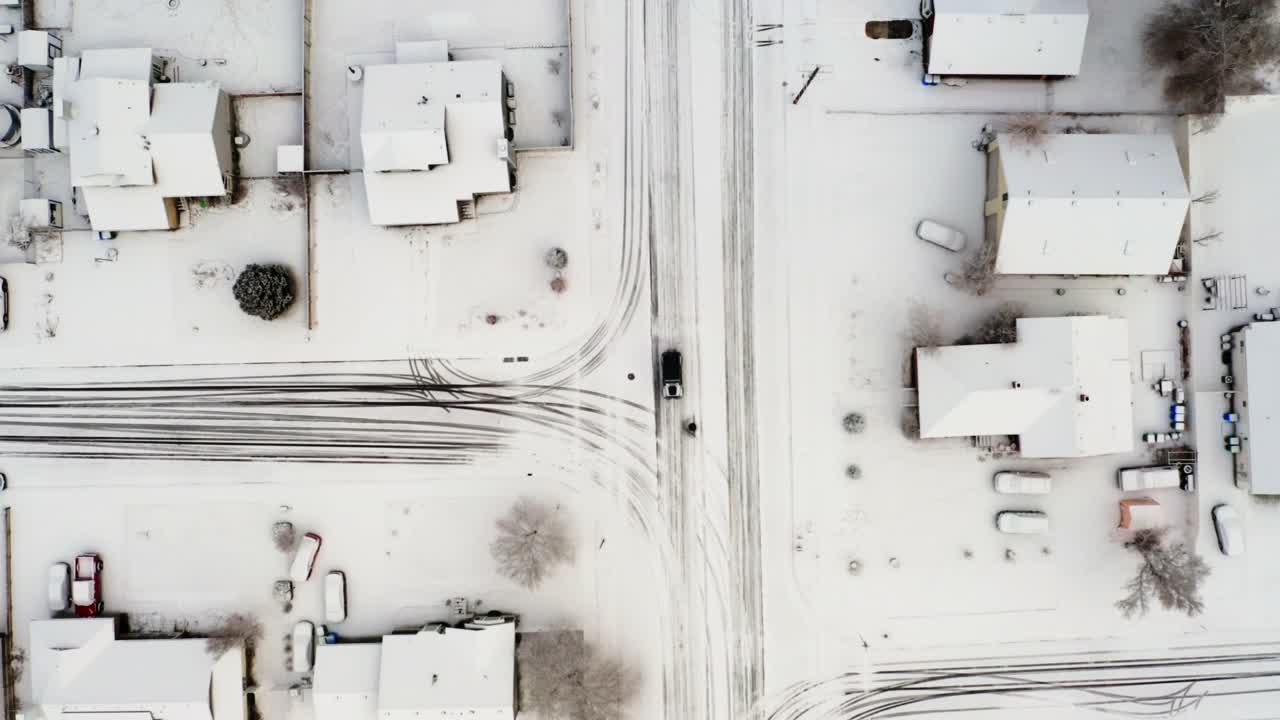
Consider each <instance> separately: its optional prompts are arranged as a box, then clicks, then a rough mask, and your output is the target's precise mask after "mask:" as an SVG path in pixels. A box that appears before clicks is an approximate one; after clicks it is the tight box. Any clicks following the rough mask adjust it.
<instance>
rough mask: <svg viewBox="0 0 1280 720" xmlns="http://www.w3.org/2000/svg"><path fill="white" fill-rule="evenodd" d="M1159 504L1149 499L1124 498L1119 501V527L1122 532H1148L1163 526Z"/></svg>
mask: <svg viewBox="0 0 1280 720" xmlns="http://www.w3.org/2000/svg"><path fill="white" fill-rule="evenodd" d="M1163 524H1164V523H1163V517H1162V515H1161V512H1160V503H1158V502H1156V501H1155V500H1154V499H1152V498H1149V497H1140V498H1125V499H1124V500H1121V501H1120V527H1121V529H1124V530H1149V529H1151V528H1157V527H1160V526H1161V525H1163Z"/></svg>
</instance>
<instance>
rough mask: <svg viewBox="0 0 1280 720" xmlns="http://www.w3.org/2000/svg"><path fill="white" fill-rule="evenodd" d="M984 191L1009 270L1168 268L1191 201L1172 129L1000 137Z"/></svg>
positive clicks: (991, 235)
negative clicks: (1167, 131)
mask: <svg viewBox="0 0 1280 720" xmlns="http://www.w3.org/2000/svg"><path fill="white" fill-rule="evenodd" d="M986 197H987V200H986V203H985V206H984V208H983V212H984V215H985V217H986V233H985V234H986V242H987V243H988V244H994V246H995V252H996V261H995V272H997V273H1002V274H1011V275H1163V274H1166V273H1168V272H1169V271H1170V267H1171V266H1172V264H1173V259H1174V251H1175V249H1176V248H1177V245H1178V240H1179V238H1180V237H1181V235H1182V229H1183V226H1184V225H1185V223H1186V218H1187V209H1188V208H1189V207H1190V205H1191V194H1190V192H1189V191H1188V190H1187V181H1186V177H1185V175H1184V174H1183V170H1182V164H1181V161H1180V160H1179V158H1178V151H1177V148H1176V147H1175V146H1174V143H1173V138H1172V137H1170V136H1167V135H1093V134H1083V133H1082V134H1071V135H1047V136H1044V137H1042V138H1040V139H1039V140H1037V141H1036V142H1035V143H1029V142H1025V141H1022V142H1020V141H1018V140H1017V139H1015V138H1013V137H1012V136H1010V135H1008V134H1007V133H1001V134H998V135H997V136H996V139H995V142H993V143H991V144H990V145H989V146H988V148H987V193H986Z"/></svg>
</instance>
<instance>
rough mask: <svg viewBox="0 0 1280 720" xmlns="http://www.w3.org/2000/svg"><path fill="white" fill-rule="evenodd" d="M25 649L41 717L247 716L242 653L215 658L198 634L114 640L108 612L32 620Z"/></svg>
mask: <svg viewBox="0 0 1280 720" xmlns="http://www.w3.org/2000/svg"><path fill="white" fill-rule="evenodd" d="M30 653H31V655H30V657H31V660H30V668H31V693H32V696H31V700H32V704H33V705H36V706H38V707H39V708H40V711H41V713H42V714H43V716H44V718H45V719H46V720H82V719H83V718H85V717H92V716H95V715H97V714H100V713H101V714H104V715H105V714H111V715H110V716H111V717H128V714H129V713H144V714H146V715H145V716H146V717H151V716H155V717H163V718H164V719H165V720H243V718H244V716H245V701H244V693H243V683H244V655H243V653H242V652H238V651H231V652H227V653H224V654H222V655H221V656H219V657H216V658H215V657H213V656H211V655H210V654H209V652H208V650H207V649H206V646H205V641H203V640H198V639H188V640H120V639H118V638H116V632H115V621H114V620H113V619H111V618H75V619H60V620H38V621H34V622H32V623H31V651H30Z"/></svg>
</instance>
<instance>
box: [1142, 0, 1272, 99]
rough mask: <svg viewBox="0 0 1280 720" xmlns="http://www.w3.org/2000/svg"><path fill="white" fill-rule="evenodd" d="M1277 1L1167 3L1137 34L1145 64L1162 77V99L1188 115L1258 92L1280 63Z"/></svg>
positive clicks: (1176, 0)
mask: <svg viewBox="0 0 1280 720" xmlns="http://www.w3.org/2000/svg"><path fill="white" fill-rule="evenodd" d="M1278 4H1280V3H1278V2H1277V0H1170V1H1169V2H1167V3H1166V4H1165V6H1164V7H1162V8H1161V9H1159V10H1157V11H1156V12H1155V13H1154V14H1152V16H1151V18H1150V19H1149V20H1148V21H1147V27H1146V31H1145V33H1144V34H1143V38H1142V39H1143V47H1144V49H1145V51H1146V57H1147V63H1148V64H1149V65H1150V66H1151V67H1152V68H1154V69H1156V70H1163V71H1165V72H1166V73H1167V75H1166V77H1165V81H1164V95H1165V99H1166V100H1168V101H1169V102H1170V103H1171V104H1173V105H1174V106H1175V107H1176V108H1177V109H1178V110H1180V111H1183V112H1191V113H1219V112H1222V110H1223V106H1224V105H1225V103H1226V98H1227V96H1228V95H1252V94H1256V93H1259V92H1263V91H1265V89H1266V86H1265V84H1264V83H1263V82H1262V80H1261V79H1260V78H1259V74H1260V72H1261V71H1263V70H1265V69H1267V68H1269V67H1273V66H1275V65H1276V64H1277V62H1280V24H1277V23H1276V21H1275V13H1276V7H1277V5H1278Z"/></svg>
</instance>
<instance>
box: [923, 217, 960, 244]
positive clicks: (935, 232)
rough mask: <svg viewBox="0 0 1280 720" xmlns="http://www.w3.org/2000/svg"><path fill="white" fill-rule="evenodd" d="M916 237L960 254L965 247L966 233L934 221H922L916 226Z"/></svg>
mask: <svg viewBox="0 0 1280 720" xmlns="http://www.w3.org/2000/svg"><path fill="white" fill-rule="evenodd" d="M916 237H918V238H920V239H921V240H924V241H926V242H931V243H933V244H934V245H937V246H938V247H940V248H945V249H947V250H950V251H951V252H960V251H961V250H964V246H965V237H964V233H962V232H960V231H959V230H957V229H955V228H953V227H948V226H946V225H943V224H942V223H940V222H935V221H933V220H921V221H920V224H919V225H916Z"/></svg>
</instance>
